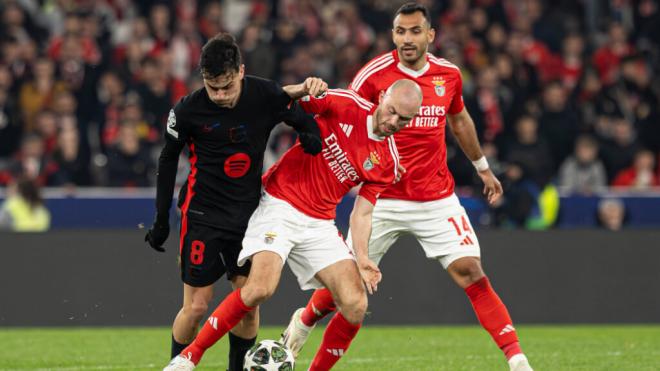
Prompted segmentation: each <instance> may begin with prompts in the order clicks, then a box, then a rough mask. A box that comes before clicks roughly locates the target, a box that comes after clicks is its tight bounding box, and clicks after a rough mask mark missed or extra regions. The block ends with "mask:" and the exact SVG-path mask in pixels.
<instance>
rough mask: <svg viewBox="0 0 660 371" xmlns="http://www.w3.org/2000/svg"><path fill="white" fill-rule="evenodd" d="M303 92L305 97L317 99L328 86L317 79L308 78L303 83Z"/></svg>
mask: <svg viewBox="0 0 660 371" xmlns="http://www.w3.org/2000/svg"><path fill="white" fill-rule="evenodd" d="M303 90H304V92H305V95H311V96H312V97H318V96H319V95H321V94H323V93H324V92H325V91H327V90H328V84H327V83H326V82H325V81H323V79H321V78H319V77H308V78H306V79H305V82H303Z"/></svg>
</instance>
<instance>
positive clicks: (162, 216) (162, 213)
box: [144, 110, 185, 252]
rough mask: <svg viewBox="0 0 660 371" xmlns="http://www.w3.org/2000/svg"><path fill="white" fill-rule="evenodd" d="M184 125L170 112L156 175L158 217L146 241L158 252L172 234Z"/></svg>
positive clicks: (162, 249)
mask: <svg viewBox="0 0 660 371" xmlns="http://www.w3.org/2000/svg"><path fill="white" fill-rule="evenodd" d="M181 126H182V123H181V122H180V120H179V123H177V122H176V116H175V114H174V110H172V111H170V117H169V118H168V122H167V132H166V133H165V146H164V147H163V150H162V151H161V152H160V156H159V157H158V172H157V174H156V216H155V218H154V224H153V226H152V227H151V228H150V229H149V231H148V232H147V235H146V236H145V238H144V240H145V241H147V242H148V243H149V245H150V246H151V247H152V248H153V249H155V250H156V251H160V252H163V251H165V249H164V248H163V247H162V245H163V243H165V240H167V236H169V234H170V207H171V206H172V195H173V193H174V185H175V183H176V171H177V166H178V162H179V154H181V150H182V149H183V146H184V144H185V142H184V140H182V139H183V131H182V128H181Z"/></svg>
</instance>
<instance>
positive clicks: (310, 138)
mask: <svg viewBox="0 0 660 371" xmlns="http://www.w3.org/2000/svg"><path fill="white" fill-rule="evenodd" d="M298 139H299V140H300V145H301V146H302V149H303V152H305V153H308V154H310V155H317V154H319V153H320V152H321V149H323V143H322V142H321V137H320V136H318V135H316V134H312V133H299V134H298Z"/></svg>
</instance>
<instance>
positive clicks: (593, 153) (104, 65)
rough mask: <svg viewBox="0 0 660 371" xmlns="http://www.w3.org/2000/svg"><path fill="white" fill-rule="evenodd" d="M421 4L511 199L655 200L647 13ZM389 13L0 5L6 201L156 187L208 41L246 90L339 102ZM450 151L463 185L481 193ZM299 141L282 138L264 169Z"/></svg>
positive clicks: (246, 0) (620, 7)
mask: <svg viewBox="0 0 660 371" xmlns="http://www.w3.org/2000/svg"><path fill="white" fill-rule="evenodd" d="M420 2H421V3H423V4H425V5H427V6H428V7H429V9H430V10H431V14H432V19H433V27H434V28H435V29H436V30H437V37H436V39H435V42H434V44H433V45H432V46H431V51H432V52H433V53H435V54H436V55H439V56H441V57H443V58H446V59H448V60H449V61H451V62H453V63H454V64H456V65H458V66H459V67H460V68H461V69H462V73H463V80H464V83H463V86H464V99H465V102H466V106H467V108H468V110H469V112H470V113H471V115H472V117H473V119H474V121H475V124H476V126H477V131H478V134H479V138H480V140H481V141H482V144H483V146H484V151H485V152H486V154H487V156H488V158H489V161H490V164H491V167H493V169H495V170H496V172H497V173H498V175H499V176H500V177H501V179H502V181H503V183H504V184H505V186H506V189H507V192H508V194H509V195H510V197H511V198H516V197H518V198H520V203H519V204H524V203H525V200H526V199H527V198H529V199H530V201H529V202H532V203H533V202H535V201H534V200H538V197H541V196H542V195H543V194H544V192H547V191H548V186H552V187H554V186H557V187H559V189H560V190H563V191H565V192H575V193H582V194H592V193H595V192H598V191H599V190H601V189H603V188H605V187H607V186H618V187H626V188H628V189H635V190H640V189H641V190H644V189H649V188H651V187H655V186H660V180H659V175H660V170H659V168H658V162H659V161H658V160H659V156H660V114H659V107H660V106H659V103H660V102H659V98H658V97H659V95H658V94H659V91H658V90H659V88H660V73H659V72H660V71H658V69H659V68H660V4H659V2H658V0H635V1H633V0H609V1H606V0H600V1H597V0H584V1H569V0H555V1H549V0H547V1H543V0H499V1H498V0H473V1H466V0H447V1H420ZM401 3H402V2H401V1H389V0H364V1H339V0H301V1H298V0H279V1H277V0H275V1H259V0H226V1H208V0H207V1H205V0H172V1H157V0H156V1H154V0H152V1H131V0H4V1H3V2H2V4H1V5H0V17H1V19H2V20H1V23H0V185H6V184H8V183H10V182H11V181H12V179H18V178H21V177H27V178H28V179H33V180H34V181H35V182H36V183H37V184H38V185H41V186H54V187H65V188H66V189H71V190H74V189H75V188H76V187H81V186H109V187H145V186H152V185H153V184H154V180H155V179H154V177H155V171H154V170H155V166H156V158H157V155H158V153H159V150H160V146H161V143H162V132H163V128H164V125H165V122H166V118H167V114H168V111H169V109H170V108H171V107H172V105H174V104H175V103H176V102H177V101H178V100H179V99H180V98H181V97H182V96H184V95H186V94H187V93H189V92H191V91H193V90H195V89H198V88H200V87H201V86H202V84H201V80H200V76H199V73H198V71H197V69H196V65H197V61H198V57H199V54H200V50H201V47H202V46H203V45H204V43H205V41H206V40H207V39H209V38H210V37H212V36H214V35H215V34H216V33H218V32H220V31H228V32H231V33H233V34H234V35H235V36H236V38H237V40H238V41H239V44H240V46H241V48H242V52H243V57H244V61H245V65H246V71H247V73H250V74H254V75H257V76H262V77H267V78H272V79H275V80H277V81H279V82H280V83H282V84H283V85H285V84H289V83H297V82H301V81H302V80H303V79H304V78H305V77H307V76H320V77H322V78H323V79H325V80H326V81H328V82H329V84H330V86H332V87H346V86H347V85H348V83H349V82H350V80H351V78H352V76H353V75H354V74H355V73H356V72H357V71H358V70H359V68H360V67H361V66H362V65H363V64H364V63H365V62H366V61H368V60H369V59H371V58H373V57H374V56H376V55H379V54H381V53H384V52H387V51H389V50H391V49H392V48H393V46H392V43H391V25H392V14H393V12H394V10H396V8H398V6H400V5H401ZM448 138H449V143H448V146H449V148H448V162H449V165H450V168H451V170H452V171H453V173H454V175H455V178H456V182H457V185H458V186H459V187H462V188H461V189H464V190H465V189H467V190H468V192H469V190H470V189H472V188H475V189H476V187H478V182H477V179H476V178H475V175H474V170H473V168H472V165H471V163H470V162H469V161H468V160H467V159H466V158H465V156H464V155H463V154H462V153H461V151H460V149H459V148H458V146H457V145H456V143H454V142H453V141H452V139H451V135H449V136H448ZM294 141H295V135H294V134H293V133H292V132H291V131H290V130H287V129H278V131H277V132H275V133H274V135H273V136H272V138H271V143H270V145H269V153H267V156H266V165H269V164H271V163H272V162H274V161H275V160H276V159H277V158H278V157H279V155H281V154H282V153H283V152H284V151H285V150H286V149H287V148H288V147H289V146H290V145H291V144H292V143H293V142H294ZM183 163H184V162H182V166H185V165H183ZM179 175H180V176H185V171H180V174H179ZM525 212H526V213H527V214H529V208H528V209H526V211H525ZM507 213H508V215H509V217H510V216H511V215H515V213H516V210H508V211H507Z"/></svg>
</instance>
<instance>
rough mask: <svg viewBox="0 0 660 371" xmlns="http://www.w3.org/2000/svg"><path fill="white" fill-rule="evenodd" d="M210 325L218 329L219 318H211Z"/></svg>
mask: <svg viewBox="0 0 660 371" xmlns="http://www.w3.org/2000/svg"><path fill="white" fill-rule="evenodd" d="M209 323H210V324H211V327H213V329H214V330H217V329H218V318H217V317H209Z"/></svg>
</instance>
